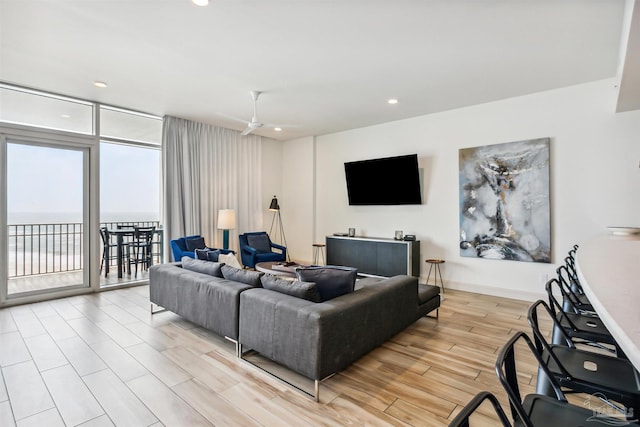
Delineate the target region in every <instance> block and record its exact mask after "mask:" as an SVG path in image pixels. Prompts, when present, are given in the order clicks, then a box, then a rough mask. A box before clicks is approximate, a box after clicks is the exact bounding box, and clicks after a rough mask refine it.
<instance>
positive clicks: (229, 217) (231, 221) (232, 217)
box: [218, 209, 236, 230]
mask: <svg viewBox="0 0 640 427" xmlns="http://www.w3.org/2000/svg"><path fill="white" fill-rule="evenodd" d="M234 228H236V211H234V210H233V209H220V210H219V211H218V229H219V230H233V229H234Z"/></svg>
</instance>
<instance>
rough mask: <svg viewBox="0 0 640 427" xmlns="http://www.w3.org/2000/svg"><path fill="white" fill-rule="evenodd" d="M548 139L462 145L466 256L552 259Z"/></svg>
mask: <svg viewBox="0 0 640 427" xmlns="http://www.w3.org/2000/svg"><path fill="white" fill-rule="evenodd" d="M549 142H550V138H539V139H530V140H526V141H516V142H509V143H505V144H494V145H485V146H482V147H473V148H463V149H460V150H459V182H460V187H459V191H460V254H461V255H462V256H467V257H479V258H490V259H502V260H515V261H530V262H547V263H548V262H551V214H550V203H549V188H550V186H549Z"/></svg>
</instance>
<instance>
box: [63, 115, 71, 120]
mask: <svg viewBox="0 0 640 427" xmlns="http://www.w3.org/2000/svg"><path fill="white" fill-rule="evenodd" d="M60 117H62V118H63V119H70V118H71V116H70V115H68V114H60Z"/></svg>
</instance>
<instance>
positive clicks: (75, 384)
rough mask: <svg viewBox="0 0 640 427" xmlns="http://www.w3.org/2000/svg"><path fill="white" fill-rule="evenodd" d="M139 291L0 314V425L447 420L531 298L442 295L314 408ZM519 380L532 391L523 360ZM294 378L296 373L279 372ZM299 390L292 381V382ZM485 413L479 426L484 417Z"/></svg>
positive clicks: (327, 385) (329, 385) (492, 384)
mask: <svg viewBox="0 0 640 427" xmlns="http://www.w3.org/2000/svg"><path fill="white" fill-rule="evenodd" d="M148 295H149V288H148V286H139V287H134V288H127V289H120V290H114V291H108V292H102V293H97V294H91V295H83V296H76V297H70V298H65V299H59V300H54V301H48V302H40V303H35V304H28V305H23V306H17V307H10V308H4V309H0V367H1V370H0V425H1V426H14V425H17V426H32V425H33V426H112V425H117V426H161V425H165V426H200V425H202V426H211V425H215V426H288V425H291V426H318V425H321V426H365V425H367V426H369V425H372V426H446V425H448V423H449V422H450V421H451V419H452V418H453V417H454V416H455V415H456V414H457V413H458V412H459V411H460V409H461V408H462V407H463V406H464V405H465V404H466V403H467V402H468V401H469V400H470V399H471V397H472V396H473V395H475V394H476V393H477V392H479V391H481V390H490V391H492V392H494V393H496V394H497V395H498V397H499V398H500V400H501V402H502V403H503V405H505V408H506V405H507V399H506V395H505V393H504V391H503V390H502V387H501V386H500V384H499V382H498V380H497V377H496V374H495V371H494V364H495V359H496V356H497V352H498V351H499V349H500V348H501V347H502V345H503V344H504V343H505V342H506V340H507V339H508V337H510V336H511V335H512V334H513V332H515V331H517V330H524V331H529V330H530V328H529V326H528V324H527V320H526V310H527V308H528V306H529V305H530V303H528V302H524V301H517V300H510V299H505V298H498V297H492V296H485V295H478V294H472V293H467V292H461V291H454V290H447V292H446V298H445V300H444V301H443V302H442V306H441V308H440V317H439V318H438V319H435V318H431V317H425V318H422V319H420V320H418V321H417V322H416V323H414V324H413V325H411V326H410V327H409V328H407V329H406V330H405V331H403V332H402V333H400V334H398V335H397V336H395V337H394V338H393V339H391V340H390V341H388V342H387V343H385V344H384V345H382V346H381V347H379V348H377V349H375V350H373V351H371V352H370V353H369V354H367V355H366V356H364V357H362V358H361V359H360V360H358V361H357V362H356V363H354V364H353V365H351V366H350V367H349V368H347V369H346V370H344V371H343V372H340V373H338V374H336V375H334V376H333V377H331V378H329V379H327V380H325V381H324V382H323V383H322V384H321V388H320V403H316V402H314V401H312V400H311V399H309V398H308V397H306V396H304V395H303V394H302V393H300V392H298V391H296V390H294V389H292V388H291V387H289V386H287V385H285V384H284V383H282V382H280V381H278V380H276V379H273V378H272V377H270V376H268V375H267V374H265V373H264V372H262V371H261V370H259V369H257V368H255V367H253V366H251V365H249V364H248V363H246V362H243V361H241V360H239V359H237V358H236V357H235V354H234V346H233V344H232V343H231V342H229V341H227V340H225V339H223V338H221V337H219V336H216V335H215V334H213V333H211V332H209V331H207V330H204V329H202V328H200V327H197V326H195V325H193V324H191V323H189V322H187V321H185V320H184V319H182V318H180V317H179V316H177V315H176V314H174V313H171V312H162V313H159V314H156V315H153V316H152V315H151V314H150V313H149V296H148ZM522 360H523V361H524V369H522V370H521V371H520V376H521V379H522V380H523V381H525V383H526V384H528V386H526V387H525V389H524V390H522V392H523V393H527V392H531V391H533V389H534V387H535V377H536V365H535V363H534V361H533V359H532V358H528V357H523V359H522ZM291 377H292V378H293V380H294V381H298V380H299V381H301V382H302V383H304V381H305V380H304V379H300V378H297V376H296V375H293V374H291ZM301 385H303V386H304V384H301ZM490 414H491V411H490V410H484V409H483V410H482V411H481V413H480V421H481V422H484V423H485V425H496V424H495V421H492V420H491V418H490Z"/></svg>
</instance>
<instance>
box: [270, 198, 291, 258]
mask: <svg viewBox="0 0 640 427" xmlns="http://www.w3.org/2000/svg"><path fill="white" fill-rule="evenodd" d="M269 210H270V211H273V219H272V220H271V228H270V229H269V236H273V237H274V238H275V237H276V236H278V237H279V238H280V242H279V243H280V244H281V245H282V246H284V247H287V239H286V237H284V228H282V216H280V205H279V204H278V198H277V197H276V196H273V199H271V204H270V205H269ZM274 232H275V233H274ZM287 261H289V262H291V257H290V256H289V251H288V250H287Z"/></svg>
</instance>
